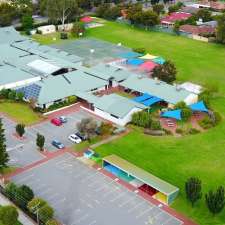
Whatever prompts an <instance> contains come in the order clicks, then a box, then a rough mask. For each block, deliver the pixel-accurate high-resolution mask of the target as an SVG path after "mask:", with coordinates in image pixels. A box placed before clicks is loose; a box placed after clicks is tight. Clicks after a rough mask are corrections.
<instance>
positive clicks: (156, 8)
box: [152, 4, 164, 15]
mask: <svg viewBox="0 0 225 225" xmlns="http://www.w3.org/2000/svg"><path fill="white" fill-rule="evenodd" d="M152 9H153V11H154V12H155V13H157V15H160V14H161V13H162V12H163V11H164V5H163V4H155V5H153V6H152Z"/></svg>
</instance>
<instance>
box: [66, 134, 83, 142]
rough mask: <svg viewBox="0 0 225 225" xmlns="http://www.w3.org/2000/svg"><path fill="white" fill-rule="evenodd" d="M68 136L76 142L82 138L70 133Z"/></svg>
mask: <svg viewBox="0 0 225 225" xmlns="http://www.w3.org/2000/svg"><path fill="white" fill-rule="evenodd" d="M68 138H69V140H70V141H72V142H73V143H76V144H79V143H81V142H82V140H81V139H80V138H79V137H78V136H77V135H76V134H71V135H70V136H69V137H68Z"/></svg>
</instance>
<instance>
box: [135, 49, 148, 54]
mask: <svg viewBox="0 0 225 225" xmlns="http://www.w3.org/2000/svg"><path fill="white" fill-rule="evenodd" d="M133 51H134V52H137V53H140V54H145V52H146V49H145V48H133Z"/></svg>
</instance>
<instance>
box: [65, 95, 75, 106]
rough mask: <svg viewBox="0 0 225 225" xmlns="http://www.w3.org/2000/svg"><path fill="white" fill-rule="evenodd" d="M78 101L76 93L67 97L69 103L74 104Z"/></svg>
mask: <svg viewBox="0 0 225 225" xmlns="http://www.w3.org/2000/svg"><path fill="white" fill-rule="evenodd" d="M76 101H77V97H76V96H74V95H72V96H69V97H67V102H68V104H74V103H76Z"/></svg>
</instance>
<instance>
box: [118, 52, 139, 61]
mask: <svg viewBox="0 0 225 225" xmlns="http://www.w3.org/2000/svg"><path fill="white" fill-rule="evenodd" d="M119 56H120V57H121V58H125V59H132V58H137V57H140V56H142V54H140V53H137V52H126V53H122V54H120V55H119Z"/></svg>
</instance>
